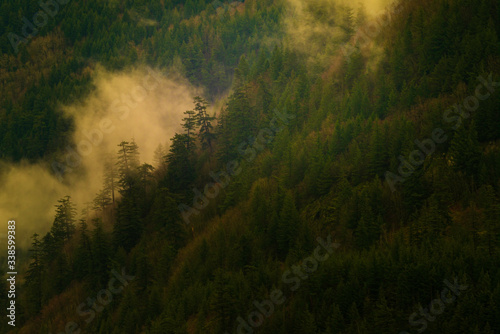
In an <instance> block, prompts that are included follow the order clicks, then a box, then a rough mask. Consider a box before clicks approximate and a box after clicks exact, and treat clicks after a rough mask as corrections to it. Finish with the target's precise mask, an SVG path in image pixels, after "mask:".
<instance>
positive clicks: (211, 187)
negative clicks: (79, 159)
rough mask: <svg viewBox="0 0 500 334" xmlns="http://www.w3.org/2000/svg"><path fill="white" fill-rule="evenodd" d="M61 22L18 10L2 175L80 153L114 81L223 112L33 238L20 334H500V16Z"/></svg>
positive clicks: (136, 7) (153, 6) (124, 167)
mask: <svg viewBox="0 0 500 334" xmlns="http://www.w3.org/2000/svg"><path fill="white" fill-rule="evenodd" d="M42 3H43V2H42ZM47 3H53V4H56V5H57V3H58V4H59V5H57V10H55V9H54V8H55V5H51V6H52V7H50V8H51V9H50V10H52V12H54V11H56V12H57V13H54V15H53V16H51V15H48V14H47V15H45V17H46V24H43V25H41V24H40V26H39V27H38V29H37V33H36V35H34V32H31V36H24V37H23V33H24V32H26V29H25V28H23V25H25V24H26V23H25V22H26V21H25V18H28V20H30V22H34V23H33V24H36V23H37V20H36V19H35V16H36V13H37V12H39V11H40V10H41V9H40V8H43V7H41V5H40V4H39V3H38V2H37V1H34V0H30V1H24V2H22V3H18V2H15V1H4V2H2V3H1V4H0V23H1V24H0V64H1V66H0V83H1V84H0V159H1V161H2V164H0V175H1V174H2V173H3V171H2V168H4V164H12V165H20V164H26V163H29V164H41V165H42V166H50V163H51V162H52V161H54V159H58V158H59V157H60V156H61V155H62V154H63V153H64V149H65V148H66V147H67V145H70V146H72V147H75V145H76V143H75V142H73V133H74V132H75V128H76V123H75V119H73V118H72V117H71V116H69V115H68V114H65V113H64V112H62V111H61V107H60V106H61V104H70V103H83V101H85V99H86V98H87V97H88V96H89V95H90V94H92V92H93V91H94V90H95V89H96V86H95V85H94V81H93V75H94V74H95V73H97V71H98V69H99V68H100V67H103V68H105V69H106V70H107V71H109V72H111V73H120V72H121V71H125V70H127V69H130V68H133V67H136V66H150V67H152V68H157V69H160V70H164V71H167V70H171V69H174V70H175V71H177V72H178V73H180V74H181V75H182V76H183V77H184V78H185V79H186V81H187V82H188V83H189V84H190V85H192V86H193V87H200V88H201V90H200V91H201V93H199V94H196V95H193V96H192V99H191V100H190V101H188V102H189V103H190V105H191V110H179V113H182V117H181V118H182V122H181V124H178V131H176V133H175V134H174V135H173V136H172V137H166V138H157V142H158V147H157V149H156V151H155V152H154V159H153V160H154V161H146V160H145V159H143V156H144V153H145V152H144V151H141V149H142V148H141V146H140V145H139V144H138V143H137V142H136V141H135V138H134V136H133V135H131V136H130V137H124V138H118V139H117V140H116V142H115V143H114V146H113V147H114V150H113V151H110V152H109V154H107V157H106V159H103V160H102V161H99V164H100V166H101V167H102V168H103V170H104V173H103V175H102V180H100V181H99V182H101V183H100V184H102V186H101V188H100V189H99V191H98V192H97V193H96V194H95V195H94V196H93V198H92V200H90V201H88V202H84V203H80V202H78V201H77V200H75V198H77V196H75V195H77V194H78V191H79V190H80V189H73V191H74V193H68V194H64V195H62V196H61V197H60V198H59V200H58V201H57V202H55V203H53V205H54V216H53V221H52V224H51V227H50V228H49V229H48V230H44V229H40V231H39V232H38V233H35V234H34V235H30V236H24V237H25V238H26V239H29V240H30V241H29V244H30V246H29V247H28V249H26V250H24V251H23V252H24V254H25V261H24V263H21V264H20V265H19V268H20V269H19V274H18V276H17V293H16V295H17V297H16V310H17V311H16V312H17V316H16V327H12V326H10V325H9V324H8V323H7V321H6V320H5V316H4V321H2V323H1V324H0V331H1V332H4V333H19V334H21V333H30V334H31V333H40V334H46V333H58V334H59V333H67V334H68V333H75V334H76V333H103V334H108V333H109V334H114V333H147V334H155V333H158V334H160V333H161V334H170V333H171V334H188V333H189V334H191V333H193V334H194V333H213V334H217V333H220V334H226V333H287V334H293V333H297V334H316V333H317V334H334V333H343V334H355V333H356V334H357V333H373V334H378V333H400V334H408V333H423V332H426V333H467V334H475V333H478V334H479V333H482V334H483V333H484V334H494V333H500V317H499V315H500V110H499V106H500V41H499V38H498V35H499V34H500V2H499V1H497V0H434V1H431V0H398V1H396V2H394V3H391V4H390V5H388V6H387V7H384V8H385V9H384V10H383V11H382V12H378V13H372V12H371V11H369V10H368V9H367V8H368V7H367V6H364V5H363V4H364V3H367V2H360V4H351V3H347V2H343V1H340V0H335V1H334V0H320V1H312V0H304V1H302V2H298V1H294V0H245V1H235V2H231V1H229V2H228V1H222V2H221V1H215V2H209V1H206V0H186V1H182V0H162V1H158V0H152V1H143V0H138V1H132V0H113V1H96V0H88V1H78V2H76V1H74V2H73V1H62V0H61V1H57V3H56V2H55V1H52V2H50V1H48V2H47ZM47 6H49V5H47ZM47 12H48V10H47ZM38 23H39V22H38ZM37 26H38V25H37ZM23 30H24V32H23ZM13 34H16V35H17V36H18V37H19V38H23V39H24V41H23V42H19V41H17V42H15V43H12V39H13V38H14V37H13ZM155 139H156V138H155ZM165 143H167V144H165ZM48 168H49V169H50V167H48ZM83 168H84V166H80V167H77V168H76V169H81V170H79V171H77V172H82V173H83V172H84V171H83ZM52 172H53V173H54V171H52ZM62 172H63V174H64V171H62ZM76 175H79V174H76ZM62 177H63V179H64V178H65V177H67V175H62ZM63 182H69V181H63ZM47 191H48V190H47ZM1 219H3V220H5V221H7V220H8V219H9V217H1ZM20 237H21V236H20ZM20 237H19V238H20ZM2 244H3V242H2ZM6 254H7V253H6V247H5V251H3V250H2V253H0V259H1V263H2V264H5V263H6V259H4V258H3V257H5V255H6ZM21 254H23V253H21ZM6 272H7V270H4V273H3V274H2V275H3V279H2V280H1V281H0V282H1V283H0V288H1V289H2V290H3V291H2V293H1V294H0V304H1V305H2V308H3V309H4V310H5V309H6V308H7V307H8V303H9V299H8V297H7V296H8V294H7V291H8V288H9V286H8V281H7V280H6V279H7V278H8V276H7V274H6Z"/></svg>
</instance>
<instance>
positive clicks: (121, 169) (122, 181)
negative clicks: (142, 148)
mask: <svg viewBox="0 0 500 334" xmlns="http://www.w3.org/2000/svg"><path fill="white" fill-rule="evenodd" d="M118 146H119V147H120V149H119V150H118V159H117V160H118V161H117V162H116V165H117V166H118V185H119V186H120V187H121V190H120V192H121V193H122V194H124V193H125V192H127V191H130V190H131V189H132V187H133V186H134V184H135V183H136V181H137V178H136V176H137V167H139V148H138V146H137V144H136V143H135V141H134V140H133V139H132V141H131V142H130V143H129V142H126V141H122V142H121V143H120V144H118Z"/></svg>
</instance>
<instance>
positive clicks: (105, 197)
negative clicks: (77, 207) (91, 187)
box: [92, 189, 111, 211]
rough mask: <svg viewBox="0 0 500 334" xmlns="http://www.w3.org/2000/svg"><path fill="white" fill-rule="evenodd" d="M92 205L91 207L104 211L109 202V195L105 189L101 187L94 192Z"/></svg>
mask: <svg viewBox="0 0 500 334" xmlns="http://www.w3.org/2000/svg"><path fill="white" fill-rule="evenodd" d="M93 204H94V206H93V207H92V209H94V210H96V211H97V210H101V211H104V209H106V207H107V206H108V205H110V204H111V197H110V196H109V193H108V191H107V190H106V189H102V190H101V191H99V192H98V193H97V194H96V197H95V198H94V202H93Z"/></svg>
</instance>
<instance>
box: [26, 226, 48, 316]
mask: <svg viewBox="0 0 500 334" xmlns="http://www.w3.org/2000/svg"><path fill="white" fill-rule="evenodd" d="M31 238H32V239H33V242H32V243H31V248H30V250H29V251H30V263H29V266H28V271H27V272H26V286H27V289H28V301H29V307H28V311H29V313H30V314H37V313H38V312H39V311H40V310H41V308H42V275H43V270H44V266H43V262H42V252H43V249H42V243H41V241H40V240H39V239H38V234H36V233H35V234H33V236H32V237H31Z"/></svg>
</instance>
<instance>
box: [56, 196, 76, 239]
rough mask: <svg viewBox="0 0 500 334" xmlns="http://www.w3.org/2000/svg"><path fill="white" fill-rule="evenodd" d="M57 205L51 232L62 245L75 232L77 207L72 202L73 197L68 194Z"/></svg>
mask: <svg viewBox="0 0 500 334" xmlns="http://www.w3.org/2000/svg"><path fill="white" fill-rule="evenodd" d="M58 202H59V203H60V204H59V205H56V208H57V209H56V216H55V218H54V223H53V224H52V228H51V230H50V233H51V234H52V236H53V237H54V239H55V241H56V242H57V243H59V244H60V245H62V244H63V243H64V242H65V241H66V240H68V239H69V238H70V237H71V236H72V235H73V233H74V232H75V222H76V219H75V216H76V209H75V207H74V205H73V203H72V202H71V197H70V196H66V197H64V198H62V199H60V200H59V201H58Z"/></svg>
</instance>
